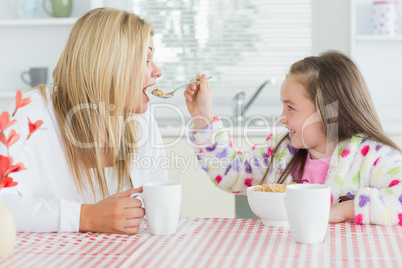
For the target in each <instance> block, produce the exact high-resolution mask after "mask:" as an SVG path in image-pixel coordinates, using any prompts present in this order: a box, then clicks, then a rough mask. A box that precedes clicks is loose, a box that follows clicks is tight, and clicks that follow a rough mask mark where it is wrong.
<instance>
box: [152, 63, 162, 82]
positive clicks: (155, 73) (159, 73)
mask: <svg viewBox="0 0 402 268" xmlns="http://www.w3.org/2000/svg"><path fill="white" fill-rule="evenodd" d="M152 76H153V77H154V78H155V79H156V78H159V77H161V76H162V71H161V70H160V69H159V68H158V66H156V65H155V68H154V71H153V72H152Z"/></svg>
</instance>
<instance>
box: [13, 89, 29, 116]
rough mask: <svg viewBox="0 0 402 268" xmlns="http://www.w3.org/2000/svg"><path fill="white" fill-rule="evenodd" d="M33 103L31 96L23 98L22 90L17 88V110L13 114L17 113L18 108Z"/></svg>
mask: <svg viewBox="0 0 402 268" xmlns="http://www.w3.org/2000/svg"><path fill="white" fill-rule="evenodd" d="M30 103H31V99H30V98H25V99H23V98H22V93H21V90H17V95H16V96H15V111H14V113H13V116H14V115H15V113H16V112H17V110H18V109H19V108H21V107H23V106H25V105H28V104H30Z"/></svg>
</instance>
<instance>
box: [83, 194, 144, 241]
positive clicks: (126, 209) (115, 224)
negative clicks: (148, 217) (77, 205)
mask: <svg viewBox="0 0 402 268" xmlns="http://www.w3.org/2000/svg"><path fill="white" fill-rule="evenodd" d="M141 192H142V187H140V188H136V189H130V190H128V191H125V192H121V193H117V194H114V195H112V196H109V197H108V198H105V199H103V200H102V201H100V202H98V203H96V204H93V205H87V204H83V205H81V216H80V232H99V233H114V234H129V235H131V234H136V233H137V232H138V229H139V227H140V225H141V217H144V215H145V211H144V209H143V208H141V201H140V200H138V199H137V198H132V197H130V195H132V194H133V193H141Z"/></svg>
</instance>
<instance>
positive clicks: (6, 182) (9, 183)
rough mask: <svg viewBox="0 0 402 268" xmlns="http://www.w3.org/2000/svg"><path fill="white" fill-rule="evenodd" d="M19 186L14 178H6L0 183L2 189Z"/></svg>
mask: <svg viewBox="0 0 402 268" xmlns="http://www.w3.org/2000/svg"><path fill="white" fill-rule="evenodd" d="M17 184H18V183H17V182H15V181H13V179H12V178H10V177H6V178H4V179H3V180H2V181H0V189H1V188H3V187H11V186H15V185H17Z"/></svg>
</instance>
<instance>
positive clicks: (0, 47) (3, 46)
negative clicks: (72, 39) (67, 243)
mask: <svg viewBox="0 0 402 268" xmlns="http://www.w3.org/2000/svg"><path fill="white" fill-rule="evenodd" d="M91 4H92V3H91V0H80V1H74V2H73V10H72V14H71V17H70V18H51V17H50V16H49V15H47V14H46V13H45V12H44V11H43V8H42V1H41V0H38V8H37V12H36V15H35V17H34V18H33V19H21V18H19V17H18V16H17V15H16V14H15V13H14V12H13V11H12V10H11V8H10V7H9V6H8V0H4V1H0V38H1V39H0V40H1V42H0V59H1V64H0V81H1V84H0V111H3V110H5V109H6V108H7V107H8V105H9V103H10V102H11V101H12V99H13V98H14V96H15V92H16V91H17V89H20V90H22V91H25V90H28V89H29V88H30V86H29V85H27V84H25V83H24V82H23V81H22V80H21V77H20V75H21V73H22V72H23V71H25V70H28V69H29V68H30V67H47V68H48V82H49V83H50V82H52V72H53V69H54V67H55V66H56V63H57V60H58V58H59V56H60V54H61V52H62V50H63V48H64V46H65V44H66V42H67V38H68V35H69V33H70V30H71V27H72V25H73V24H74V22H75V21H76V20H77V18H78V17H79V16H81V15H82V14H84V13H85V12H86V11H88V10H90V8H91Z"/></svg>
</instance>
